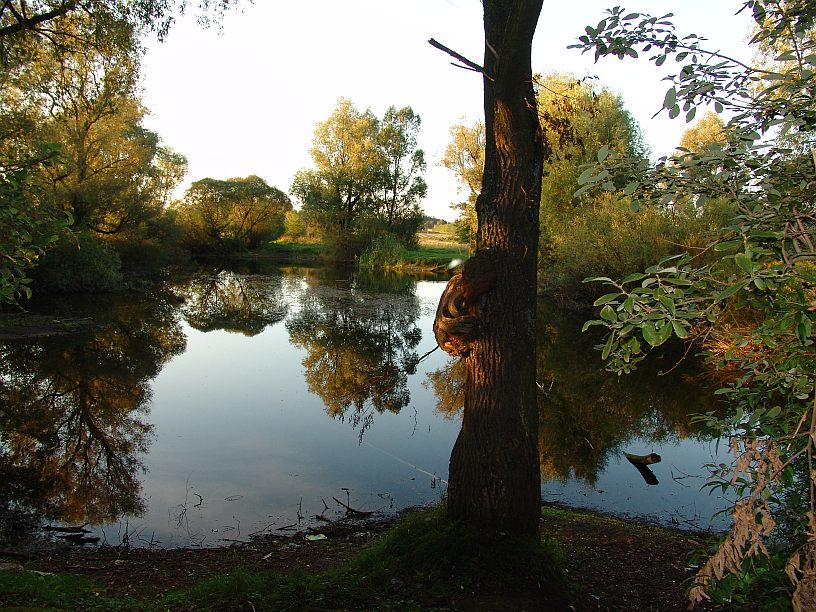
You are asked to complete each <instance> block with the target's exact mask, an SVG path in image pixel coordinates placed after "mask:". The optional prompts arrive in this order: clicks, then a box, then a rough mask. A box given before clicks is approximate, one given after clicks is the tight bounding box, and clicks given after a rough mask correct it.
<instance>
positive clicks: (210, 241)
mask: <svg viewBox="0 0 816 612" xmlns="http://www.w3.org/2000/svg"><path fill="white" fill-rule="evenodd" d="M173 208H174V210H175V211H176V212H177V213H178V216H179V221H180V222H181V224H182V226H183V227H184V231H185V242H186V244H187V245H188V246H189V247H190V248H191V249H192V250H194V251H198V250H202V249H203V250H214V251H216V252H219V253H229V252H234V251H242V250H247V249H255V248H257V247H259V246H260V245H262V244H263V243H264V242H268V241H269V240H274V239H275V238H277V237H279V236H280V235H281V234H283V229H284V215H285V213H286V212H287V211H289V210H291V209H292V203H291V201H290V200H289V196H287V195H286V194H285V193H284V192H282V191H281V190H280V189H278V188H276V187H272V186H271V185H269V184H267V182H266V181H264V180H263V179H262V178H260V177H258V176H255V175H251V176H247V177H245V178H231V179H227V180H218V179H212V178H205V179H201V180H198V181H195V182H194V183H193V184H192V185H190V187H189V189H187V192H186V193H185V194H184V198H183V199H182V200H181V201H180V202H176V203H175V204H174V205H173Z"/></svg>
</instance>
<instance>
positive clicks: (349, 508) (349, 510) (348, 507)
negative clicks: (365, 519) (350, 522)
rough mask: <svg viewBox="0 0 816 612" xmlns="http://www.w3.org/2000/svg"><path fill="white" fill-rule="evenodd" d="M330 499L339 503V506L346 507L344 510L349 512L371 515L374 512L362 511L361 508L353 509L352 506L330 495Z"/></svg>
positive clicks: (358, 514)
mask: <svg viewBox="0 0 816 612" xmlns="http://www.w3.org/2000/svg"><path fill="white" fill-rule="evenodd" d="M332 499H333V500H334V501H336V502H337V503H338V504H340V505H341V506H343V507H344V508H345V509H346V512H349V513H351V514H356V515H357V516H371V515H372V514H374V513H373V512H364V511H363V510H355V509H354V508H352V507H351V506H349V505H348V504H344V503H343V502H341V501H340V500H339V499H337V498H336V497H332Z"/></svg>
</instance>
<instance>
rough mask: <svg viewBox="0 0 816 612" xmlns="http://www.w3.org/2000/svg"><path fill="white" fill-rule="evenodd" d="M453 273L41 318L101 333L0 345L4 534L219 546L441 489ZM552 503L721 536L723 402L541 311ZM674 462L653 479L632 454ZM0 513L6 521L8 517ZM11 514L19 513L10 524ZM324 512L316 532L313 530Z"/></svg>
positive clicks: (208, 277)
mask: <svg viewBox="0 0 816 612" xmlns="http://www.w3.org/2000/svg"><path fill="white" fill-rule="evenodd" d="M444 286H445V281H444V280H416V279H413V278H409V277H399V276H390V277H388V276H365V275H360V274H354V273H351V272H346V273H344V272H338V271H332V270H327V269H306V268H268V269H263V270H259V269H257V268H256V269H250V268H249V267H247V268H245V269H231V270H223V269H218V268H216V269H210V270H206V271H201V272H199V273H197V274H194V275H191V276H189V277H186V278H180V279H175V280H174V281H173V282H171V283H168V285H167V287H165V288H164V289H163V290H161V291H158V292H156V294H155V295H151V296H146V297H145V296H143V297H140V298H138V299H134V298H133V297H132V296H130V297H128V296H114V297H111V296H102V297H96V298H93V299H88V298H87V297H79V296H77V297H73V298H62V299H60V300H58V301H55V302H51V303H42V304H39V305H37V306H36V307H37V308H41V309H43V310H44V311H46V312H50V313H54V314H55V316H69V315H70V316H72V317H91V318H93V320H94V321H98V322H99V323H100V324H101V325H100V326H99V327H98V328H96V329H94V330H93V331H91V332H88V333H83V334H75V335H71V336H59V337H49V338H42V339H37V340H28V341H13V342H12V341H7V342H5V343H0V359H2V365H0V385H2V386H1V387H0V477H1V478H0V527H2V528H3V529H2V530H0V536H2V537H5V538H8V537H10V534H12V532H13V528H12V527H9V525H11V524H12V523H14V522H15V521H17V522H18V523H19V522H20V521H23V522H25V521H29V522H30V521H31V520H36V519H39V518H44V519H45V520H46V521H47V522H50V523H52V524H55V523H64V524H73V525H77V524H83V523H89V524H90V525H92V526H93V531H94V533H95V534H96V535H98V536H99V537H100V538H102V539H103V541H107V542H108V543H110V544H120V543H123V542H127V543H129V544H131V545H136V546H162V547H167V546H217V545H222V544H225V543H230V542H233V541H247V540H249V539H250V538H251V537H253V536H254V535H257V534H266V533H286V532H287V531H291V530H293V529H298V528H302V527H304V526H307V525H314V524H316V523H317V524H319V522H320V521H321V519H323V518H325V519H335V518H338V517H340V516H343V515H344V514H345V512H346V509H345V507H344V505H343V504H345V505H346V506H350V507H352V508H354V509H357V510H360V511H365V512H383V513H389V512H394V511H396V510H398V509H400V508H403V507H406V506H409V505H417V504H426V503H430V502H436V501H438V500H439V499H440V496H441V495H442V494H443V493H444V490H445V485H446V478H447V466H448V458H449V456H450V451H451V448H452V446H453V443H454V440H455V438H456V435H457V433H458V429H459V411H460V409H461V395H460V393H459V381H460V380H461V372H460V369H459V368H458V367H457V365H456V363H455V362H453V361H451V360H450V359H449V358H448V357H447V355H445V354H444V353H442V352H441V351H436V352H434V353H432V354H431V355H429V356H427V357H426V358H424V359H422V360H421V361H420V357H422V356H423V355H424V354H425V353H426V352H427V351H430V350H431V349H433V348H434V346H435V342H434V339H433V333H432V331H431V325H432V322H433V317H434V313H435V309H436V304H437V301H438V299H439V296H440V295H441V293H442V290H443V288H444ZM539 320H540V324H539V327H540V329H539V364H538V378H539V383H540V385H541V387H542V389H543V393H542V395H541V404H540V409H541V421H542V422H541V428H540V436H539V437H540V446H541V468H542V479H543V482H542V496H543V498H544V499H545V500H551V501H559V502H562V503H566V504H571V505H578V506H589V507H595V508H599V509H603V510H606V511H610V512H615V513H618V514H628V515H633V516H646V517H649V518H651V519H654V520H658V521H662V522H665V523H670V524H676V525H679V526H695V527H708V526H712V525H713V526H715V527H720V526H722V523H721V522H719V521H718V520H714V521H712V519H711V515H712V514H713V513H714V512H716V510H718V509H719V508H721V507H722V506H723V505H724V502H723V500H722V499H720V498H718V497H717V496H716V495H711V496H710V495H709V494H708V493H707V492H706V491H701V490H700V488H701V486H702V484H703V483H704V482H705V481H704V479H703V478H702V475H703V474H704V470H703V469H702V465H703V464H704V463H709V462H712V461H714V460H716V457H715V450H716V445H715V443H714V442H712V441H710V440H708V439H706V438H705V437H704V436H702V435H701V434H699V433H697V432H696V431H695V429H694V427H693V426H691V425H690V424H689V420H688V414H689V413H694V412H702V411H704V410H710V409H713V406H712V405H710V404H709V403H708V402H710V400H709V399H708V398H710V393H708V392H706V391H705V390H704V389H703V388H702V385H701V384H700V383H699V382H698V379H699V377H698V376H696V375H695V373H694V372H691V371H689V370H688V368H686V369H685V370H682V371H681V369H680V368H676V369H674V370H673V371H672V372H671V373H669V374H667V375H665V376H656V374H657V372H658V370H661V369H663V370H669V369H670V368H671V366H672V365H674V361H673V360H672V358H671V357H670V356H666V357H664V358H663V362H660V361H658V363H656V364H655V366H654V370H651V371H644V372H641V373H638V375H637V376H629V377H624V378H618V377H617V376H614V375H609V374H606V373H604V372H603V371H602V369H601V364H600V359H599V356H598V355H597V353H596V352H595V351H593V349H592V345H593V342H594V341H593V339H592V338H591V337H589V336H587V335H586V334H583V335H582V334H581V333H580V326H581V324H582V319H581V317H580V316H574V315H568V314H564V313H560V312H558V311H557V310H555V309H553V308H551V307H548V306H546V305H544V304H542V306H541V311H540V313H539ZM625 452H629V453H634V454H647V453H651V452H655V453H658V454H660V455H661V456H662V459H663V460H662V461H661V462H660V463H657V464H654V465H652V466H651V469H652V471H653V472H654V474H655V476H656V477H657V479H658V480H659V484H657V485H648V484H646V482H645V481H644V478H643V477H642V476H641V474H640V473H639V472H638V471H637V470H636V469H635V468H634V467H633V466H632V465H631V464H630V463H629V462H628V461H627V460H626V458H625V457H624V453H625ZM3 517H5V518H3ZM9 517H12V518H9ZM316 517H318V518H316Z"/></svg>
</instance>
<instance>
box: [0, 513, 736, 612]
mask: <svg viewBox="0 0 816 612" xmlns="http://www.w3.org/2000/svg"><path fill="white" fill-rule="evenodd" d="M409 511H410V512H411V514H414V515H416V514H418V515H419V517H420V519H421V518H422V517H428V516H431V514H432V513H434V512H436V510H435V509H409ZM400 520H401V518H400V517H399V516H392V517H379V518H377V519H376V520H373V521H359V520H351V521H340V522H338V523H336V524H333V525H323V526H320V527H321V528H320V529H312V530H311V531H303V532H298V533H296V534H293V535H288V536H275V537H269V538H260V539H258V540H257V541H253V542H251V543H246V544H236V545H232V546H226V547H222V548H207V549H178V548H177V549H154V550H147V549H131V548H122V547H112V546H106V547H94V548H89V549H84V550H83V549H68V548H63V549H61V550H50V551H47V550H43V551H41V552H40V553H33V554H31V555H17V556H10V555H4V554H3V552H2V551H0V561H3V562H13V563H17V564H19V565H18V569H17V570H16V571H15V570H0V606H3V607H5V606H31V605H34V606H35V608H34V609H37V608H36V606H41V607H43V608H49V609H80V608H82V609H88V608H89V607H90V608H91V609H94V608H96V609H101V608H106V607H116V608H119V609H152V608H156V609H159V608H164V609H167V608H168V607H170V608H172V607H173V606H172V605H170V606H168V602H177V603H178V605H179V606H180V607H179V608H178V609H182V608H183V609H203V608H206V606H203V607H202V606H200V605H199V604H198V603H196V602H200V601H202V600H201V597H202V593H205V592H208V591H209V590H213V589H214V590H215V591H219V592H220V595H218V597H222V598H223V597H226V598H227V600H228V601H229V602H230V604H231V605H234V606H235V608H236V609H237V608H238V607H239V606H244V607H246V606H245V602H248V601H252V597H253V589H257V584H258V583H257V580H260V579H261V578H262V577H263V576H265V575H268V574H269V573H270V572H272V573H275V574H279V575H281V576H297V580H298V581H299V582H298V584H299V585H300V586H299V587H298V588H304V589H306V590H307V591H308V590H309V589H310V588H318V586H319V583H321V581H325V580H326V576H328V575H331V574H332V572H337V571H339V570H341V569H342V568H344V567H348V566H349V564H351V563H353V560H354V559H357V558H359V557H360V555H364V554H366V551H368V550H370V548H371V546H372V545H375V544H376V543H377V542H380V541H382V540H383V539H384V538H386V537H387V536H388V534H389V533H392V532H393V531H395V530H396V528H397V526H398V525H399V522H400ZM414 520H415V521H416V520H417V519H416V518H415V519H414ZM424 520H430V519H428V518H425V519H424ZM541 534H542V540H543V541H545V543H548V544H553V543H554V544H555V545H556V546H557V547H558V549H559V550H560V553H559V556H560V557H561V559H562V561H563V563H562V565H563V571H564V574H565V575H566V576H567V577H568V578H569V579H570V580H571V582H572V583H573V585H574V592H573V594H572V597H573V602H572V605H573V608H572V609H575V610H590V609H593V610H597V609H605V610H632V611H636V610H661V611H665V612H668V611H671V610H678V611H680V610H683V609H685V607H686V605H687V603H688V602H687V600H686V599H685V591H686V589H687V587H688V586H689V584H690V581H691V580H692V578H693V575H694V571H695V569H696V566H697V565H698V564H699V563H700V560H701V559H702V558H703V551H704V549H706V548H708V547H710V545H711V544H712V543H713V542H714V541H715V539H716V534H712V533H710V532H699V531H686V530H679V529H673V528H670V527H664V526H657V525H654V524H651V523H647V522H644V521H642V520H637V519H624V518H620V517H616V516H613V515H609V514H604V513H602V512H598V511H596V510H586V509H579V508H573V507H570V506H564V505H562V504H558V503H543V504H542V517H541ZM317 535H319V536H321V537H317V538H315V537H314V536H317ZM309 536H312V537H311V538H310V537H309ZM6 552H8V551H6ZM34 572H48V573H49V574H51V575H41V574H38V573H34ZM264 580H267V582H264V584H267V585H268V584H269V583H268V578H265V579H264ZM403 582H404V584H403ZM312 583H314V584H312ZM276 584H277V583H276ZM282 584H283V583H282ZM285 584H287V585H289V586H287V587H286V588H289V587H291V584H290V583H288V582H287V583H285ZM310 584H312V587H310V586H309V585H310ZM15 585H16V586H15ZM38 585H39V587H38ZM392 586H393V585H392ZM399 587H400V588H399V589H398V591H399V598H400V599H399V601H390V602H389V601H387V599H388V597H387V596H386V595H384V594H383V593H380V594H377V593H373V592H372V594H371V597H372V600H371V602H370V604H371V607H370V608H348V609H399V608H403V604H408V603H410V602H414V603H419V604H420V605H419V608H417V609H421V608H422V607H423V605H425V604H423V602H425V603H427V593H414V592H412V590H411V583H410V580H405V579H404V577H403V580H402V581H401V583H400V585H399ZM280 588H284V587H283V586H281V587H280ZM225 589H226V591H227V592H226V593H223V592H221V591H223V590H225ZM386 590H393V589H391V587H387V588H386ZM55 595H58V597H57V599H56V600H55V599H54V596H55ZM213 596H215V595H213ZM482 596H483V597H486V598H488V600H489V601H490V607H491V609H499V610H502V609H517V606H518V605H519V604H520V603H524V602H522V601H520V600H517V599H514V597H513V596H512V594H505V595H502V594H501V593H498V594H497V593H495V592H490V593H478V592H471V593H465V594H463V595H461V596H460V594H459V593H455V594H451V595H450V597H451V599H450V601H449V604H450V605H448V606H445V607H443V609H478V604H479V603H480V601H481V600H480V597H482ZM382 597H385V599H382ZM256 599H257V597H256ZM650 602H651V603H650ZM526 603H527V604H530V603H534V602H529V601H527V602H526ZM323 605H328V606H329V608H331V602H330V601H327V602H323ZM473 605H476V606H477V607H476V608H473V607H472V606H473ZM389 606H390V607H389ZM403 609H411V606H410V605H407V606H405V607H404V608H403ZM564 609H570V608H564ZM702 609H709V608H702ZM718 609H724V608H718Z"/></svg>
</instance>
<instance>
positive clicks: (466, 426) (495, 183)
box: [448, 0, 544, 534]
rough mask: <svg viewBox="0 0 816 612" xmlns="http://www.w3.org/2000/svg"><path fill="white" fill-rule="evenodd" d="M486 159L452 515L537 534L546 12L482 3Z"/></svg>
mask: <svg viewBox="0 0 816 612" xmlns="http://www.w3.org/2000/svg"><path fill="white" fill-rule="evenodd" d="M483 5H484V29H485V59H484V67H483V72H484V105H485V127H486V150H485V165H484V174H483V177H482V191H481V195H480V196H479V198H478V199H477V201H476V211H477V215H478V222H479V225H478V235H477V242H476V252H475V254H474V257H472V258H471V259H470V260H468V262H467V263H466V264H465V268H464V270H463V273H462V279H461V286H462V293H463V294H464V296H465V298H466V300H467V305H468V309H469V312H470V314H472V315H475V317H476V319H477V325H478V332H477V334H476V336H475V338H474V339H473V340H472V341H471V342H470V343H469V351H468V352H467V355H466V356H465V357H464V360H465V364H466V370H467V376H466V382H465V410H464V417H463V422H462V430H461V432H460V433H459V437H458V438H457V440H456V444H455V446H454V448H453V452H452V454H451V459H450V476H449V487H448V512H449V515H450V517H451V518H452V519H453V520H455V521H458V522H461V523H464V524H466V525H469V526H471V527H475V528H479V529H486V530H491V531H502V532H507V533H516V534H532V533H537V531H538V521H539V515H540V500H541V492H540V491H541V481H540V473H539V458H538V444H537V441H538V409H537V397H536V386H535V364H536V338H535V330H536V325H535V316H536V314H535V313H536V254H537V252H538V232H539V229H538V209H539V200H540V196H541V172H542V161H543V156H544V144H543V140H542V138H541V132H540V127H539V122H538V114H537V111H536V100H535V94H534V91H533V84H532V68H531V58H530V54H531V47H532V39H533V34H534V32H535V28H536V24H537V21H538V17H539V13H540V12H541V6H542V0H484V1H483Z"/></svg>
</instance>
